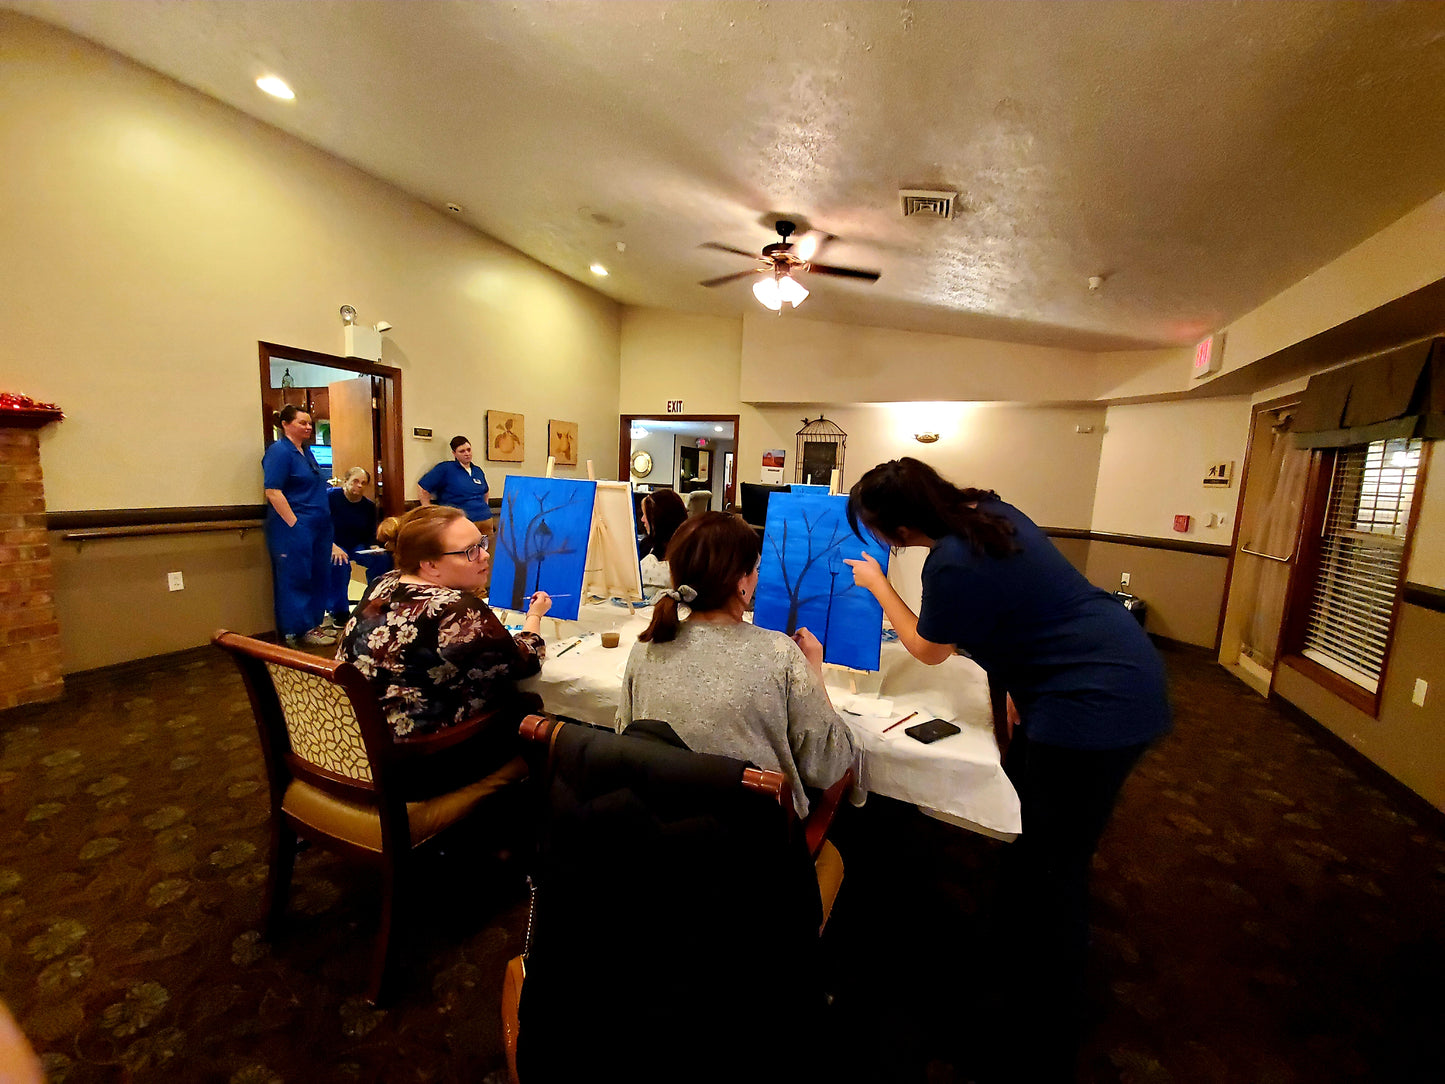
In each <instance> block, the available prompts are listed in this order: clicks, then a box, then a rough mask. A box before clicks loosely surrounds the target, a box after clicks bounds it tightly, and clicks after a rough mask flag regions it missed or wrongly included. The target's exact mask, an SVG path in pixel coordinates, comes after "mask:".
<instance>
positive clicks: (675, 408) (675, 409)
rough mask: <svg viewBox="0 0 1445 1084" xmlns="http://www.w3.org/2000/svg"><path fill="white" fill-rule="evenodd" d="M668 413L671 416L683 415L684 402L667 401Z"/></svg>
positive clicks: (679, 400)
mask: <svg viewBox="0 0 1445 1084" xmlns="http://www.w3.org/2000/svg"><path fill="white" fill-rule="evenodd" d="M667 412H668V413H669V414H681V413H682V400H681V399H669V400H668V401H667Z"/></svg>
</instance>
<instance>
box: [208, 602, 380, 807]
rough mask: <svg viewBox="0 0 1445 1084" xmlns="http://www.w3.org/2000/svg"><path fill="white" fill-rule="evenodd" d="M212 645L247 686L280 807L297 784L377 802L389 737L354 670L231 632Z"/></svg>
mask: <svg viewBox="0 0 1445 1084" xmlns="http://www.w3.org/2000/svg"><path fill="white" fill-rule="evenodd" d="M211 642H212V643H214V644H215V645H216V646H217V647H220V648H221V649H222V650H224V651H225V652H227V653H228V654H229V655H230V656H231V658H232V659H234V660H235V662H236V665H237V666H238V667H239V668H240V671H241V676H242V678H243V679H244V680H245V683H246V691H247V693H248V694H249V695H250V697H251V708H252V710H253V712H254V713H255V716H256V725H257V728H258V730H259V731H260V735H261V748H262V751H263V752H264V754H265V757H266V770H267V774H268V776H269V777H270V780H271V790H272V797H273V800H274V801H277V802H279V800H280V796H281V795H282V794H283V793H284V792H285V789H286V786H287V784H289V782H290V781H291V779H292V778H299V779H305V780H306V781H307V782H308V783H311V784H313V785H315V786H318V787H320V788H321V789H323V790H327V791H330V792H331V793H334V794H337V795H338V796H340V797H343V798H347V799H349V800H351V801H362V802H368V801H373V800H374V798H375V795H376V792H377V791H378V790H380V789H381V788H382V785H383V783H384V778H378V777H379V776H384V775H385V773H386V771H387V769H386V766H385V764H386V753H387V749H388V746H389V743H390V737H389V735H388V734H387V731H386V725H385V722H384V721H383V720H382V718H381V713H380V709H379V707H378V706H377V701H376V696H375V693H374V692H373V691H372V688H371V685H370V683H369V682H368V681H367V680H366V678H365V677H364V676H363V675H362V673H361V672H360V671H359V670H357V669H356V667H355V666H353V665H351V664H350V663H348V662H338V661H337V660H335V659H322V658H317V657H316V656H315V655H309V654H307V653H306V652H304V651H296V650H293V649H292V648H287V647H280V646H278V645H276V644H268V643H266V642H264V641H262V640H255V639H252V638H251V637H249V636H240V635H238V634H236V633H234V632H228V631H226V630H225V629H222V630H220V631H219V632H217V633H216V635H215V636H213V637H212V639H211Z"/></svg>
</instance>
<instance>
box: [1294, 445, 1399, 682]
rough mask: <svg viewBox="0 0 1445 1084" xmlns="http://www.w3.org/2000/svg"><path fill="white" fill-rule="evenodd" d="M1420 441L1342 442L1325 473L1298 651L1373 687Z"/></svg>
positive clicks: (1381, 664)
mask: <svg viewBox="0 0 1445 1084" xmlns="http://www.w3.org/2000/svg"><path fill="white" fill-rule="evenodd" d="M1421 444H1422V442H1421V441H1420V440H1418V439H1401V440H1379V441H1376V442H1374V443H1373V444H1367V445H1364V446H1361V447H1356V448H1342V449H1341V450H1340V451H1339V452H1337V453H1336V455H1335V462H1334V467H1333V471H1332V474H1331V476H1330V492H1329V504H1328V505H1327V507H1326V509H1325V519H1324V525H1323V527H1322V528H1321V531H1320V560H1319V576H1318V578H1317V579H1316V581H1315V586H1314V593H1313V596H1312V597H1311V599H1310V611H1309V618H1308V622H1307V625H1306V629H1305V636H1304V648H1303V652H1302V653H1303V654H1304V656H1305V657H1306V658H1308V659H1313V660H1314V661H1315V662H1317V663H1319V664H1320V665H1321V666H1325V667H1328V668H1329V669H1331V670H1333V671H1334V672H1335V673H1337V674H1339V675H1341V676H1342V677H1344V678H1347V679H1348V680H1350V681H1352V682H1354V683H1355V684H1356V685H1359V686H1361V687H1362V688H1364V689H1366V690H1368V691H1369V692H1372V693H1373V692H1377V691H1378V690H1379V687H1380V672H1381V670H1382V669H1383V667H1384V663H1385V647H1386V645H1387V644H1388V643H1389V639H1390V620H1391V618H1392V617H1393V615H1394V610H1395V594H1396V591H1397V590H1398V589H1399V585H1400V575H1401V571H1402V568H1401V565H1402V560H1403V557H1404V552H1405V535H1406V532H1407V530H1408V528H1409V524H1410V505H1411V502H1412V501H1413V500H1414V498H1415V474H1416V472H1417V470H1418V469H1419V466H1420V452H1421Z"/></svg>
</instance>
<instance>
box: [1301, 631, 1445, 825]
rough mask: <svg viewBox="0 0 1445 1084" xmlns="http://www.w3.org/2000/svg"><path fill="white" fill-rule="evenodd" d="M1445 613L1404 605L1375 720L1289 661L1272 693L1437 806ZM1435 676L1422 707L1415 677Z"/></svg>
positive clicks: (1442, 780)
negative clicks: (1417, 702)
mask: <svg viewBox="0 0 1445 1084" xmlns="http://www.w3.org/2000/svg"><path fill="white" fill-rule="evenodd" d="M1442 643H1445V614H1441V613H1436V612H1434V611H1433V610H1427V609H1424V608H1423V607H1419V606H1409V605H1406V606H1402V607H1401V608H1400V619H1399V623H1398V625H1397V626H1396V629H1395V636H1394V639H1393V640H1392V642H1391V648H1390V661H1389V669H1388V671H1387V673H1386V675H1385V686H1384V695H1383V696H1382V698H1381V703H1380V716H1379V718H1378V719H1372V718H1370V717H1369V716H1368V715H1366V714H1365V713H1364V712H1362V711H1360V710H1359V709H1357V708H1355V707H1352V706H1351V705H1349V704H1347V703H1345V702H1344V701H1343V700H1341V699H1339V698H1338V697H1336V696H1334V695H1332V694H1331V693H1329V692H1327V691H1325V690H1324V689H1323V688H1321V687H1320V686H1319V685H1316V684H1315V683H1314V682H1313V681H1311V680H1310V679H1309V678H1307V677H1304V676H1303V675H1302V674H1300V673H1298V672H1297V671H1295V670H1292V669H1290V668H1289V667H1288V666H1281V667H1280V668H1279V669H1278V670H1277V671H1276V672H1275V684H1274V689H1275V692H1276V693H1278V694H1279V695H1280V696H1281V697H1283V698H1284V699H1285V700H1288V701H1289V702H1290V703H1292V704H1294V705H1295V706H1297V707H1298V708H1300V709H1301V710H1302V711H1304V712H1305V713H1306V714H1307V715H1309V716H1310V717H1311V718H1313V719H1315V720H1317V721H1318V722H1320V723H1321V724H1322V725H1324V726H1326V727H1328V728H1329V729H1330V730H1332V731H1333V732H1334V733H1335V734H1337V735H1339V736H1340V737H1341V738H1343V739H1344V740H1345V741H1347V742H1349V743H1350V744H1351V745H1353V746H1354V747H1355V748H1356V749H1358V750H1359V751H1360V752H1361V753H1363V754H1364V755H1365V756H1367V757H1369V758H1370V759H1371V760H1373V761H1374V762H1375V763H1376V764H1378V765H1380V767H1382V768H1384V769H1385V770H1386V771H1387V772H1389V773H1390V774H1391V775H1393V776H1394V777H1395V778H1396V779H1399V780H1400V781H1401V782H1402V783H1404V784H1405V785H1406V786H1408V787H1409V788H1411V789H1412V790H1414V791H1415V792H1416V793H1417V794H1419V795H1421V796H1422V797H1423V798H1425V799H1426V800H1427V801H1429V802H1430V803H1431V804H1433V805H1434V806H1435V807H1436V808H1438V809H1445V741H1442V740H1441V737H1440V735H1441V733H1442V732H1445V653H1442V652H1441V650H1440V645H1441V644H1442ZM1416 678H1424V679H1425V680H1426V681H1427V682H1429V683H1430V693H1429V695H1428V696H1427V697H1426V699H1425V706H1424V707H1416V706H1415V705H1414V704H1412V703H1411V702H1410V694H1411V693H1412V692H1413V690H1414V687H1415V679H1416Z"/></svg>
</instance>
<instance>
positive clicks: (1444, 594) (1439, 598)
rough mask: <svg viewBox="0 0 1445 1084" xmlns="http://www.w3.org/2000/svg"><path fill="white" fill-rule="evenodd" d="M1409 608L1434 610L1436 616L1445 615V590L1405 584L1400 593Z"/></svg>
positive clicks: (1420, 584)
mask: <svg viewBox="0 0 1445 1084" xmlns="http://www.w3.org/2000/svg"><path fill="white" fill-rule="evenodd" d="M1400 597H1401V598H1403V599H1404V600H1405V601H1406V602H1407V603H1409V604H1410V605H1411V606H1419V607H1421V608H1422V609H1426V610H1434V611H1435V612H1436V613H1437V614H1445V590H1441V589H1440V588H1439V587H1430V586H1428V585H1427V584H1423V583H1407V584H1405V589H1404V590H1403V591H1402V592H1401V593H1400Z"/></svg>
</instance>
